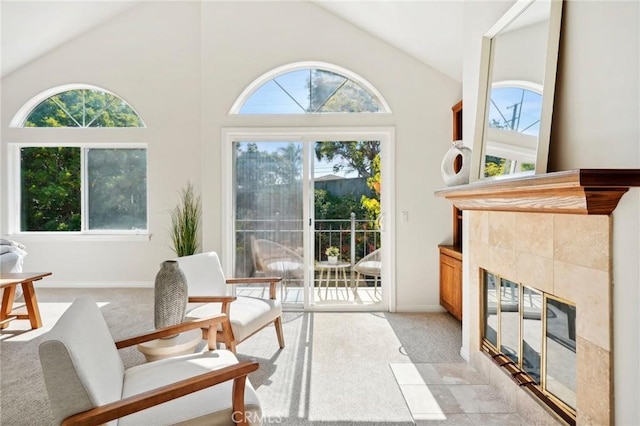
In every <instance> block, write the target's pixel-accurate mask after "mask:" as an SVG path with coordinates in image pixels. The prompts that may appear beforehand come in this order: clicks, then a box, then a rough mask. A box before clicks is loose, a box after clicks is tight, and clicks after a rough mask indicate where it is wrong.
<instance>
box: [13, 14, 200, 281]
mask: <svg viewBox="0 0 640 426" xmlns="http://www.w3.org/2000/svg"><path fill="white" fill-rule="evenodd" d="M38 4H39V3H37V2H36V3H33V4H32V6H33V12H32V13H37V12H38ZM62 4H63V5H64V4H65V3H62ZM68 4H69V3H66V5H67V6H68ZM199 9H200V6H199V4H197V3H173V2H158V3H153V4H148V5H144V6H140V7H135V8H133V9H130V10H129V11H127V12H126V13H124V14H122V15H119V16H117V17H116V18H114V19H112V20H111V21H109V22H107V23H106V24H104V25H102V26H100V27H98V28H96V29H94V30H92V31H89V32H87V33H85V34H83V35H82V36H81V37H77V38H76V39H74V40H72V41H70V42H68V43H66V44H64V45H62V46H60V47H59V48H57V49H56V50H54V51H52V52H50V53H49V54H47V55H45V56H43V57H41V58H40V59H38V60H36V61H34V62H32V63H30V64H29V65H27V66H25V67H23V68H21V69H19V70H17V71H15V72H13V73H12V74H9V75H8V76H7V77H5V78H3V79H2V82H1V83H2V151H3V155H2V161H3V162H2V174H3V176H2V185H3V186H2V199H1V201H0V202H1V203H2V210H3V214H2V219H3V220H2V224H1V225H0V234H2V235H3V236H4V235H6V233H7V222H6V221H7V214H6V212H7V209H8V208H9V206H8V205H7V198H6V196H7V181H6V167H7V157H6V146H7V143H14V142H36V141H37V142H39V141H42V140H50V141H55V140H56V139H63V140H65V141H68V142H119V141H121V140H122V139H121V138H125V140H129V141H132V142H142V143H147V144H148V164H149V168H148V191H149V198H148V203H149V204H148V211H149V224H150V232H151V234H152V235H151V239H150V241H135V242H131V241H130V242H123V241H89V240H86V239H84V240H82V239H79V240H70V239H66V240H64V241H59V240H56V241H53V242H52V241H47V240H45V239H42V238H19V237H16V238H15V239H16V240H20V241H22V242H24V243H25V244H26V245H27V250H28V256H27V258H26V260H25V265H24V269H25V270H31V271H34V270H45V271H52V272H53V276H52V277H51V279H48V280H47V281H48V283H50V284H52V283H57V284H61V285H71V284H77V283H89V284H93V285H95V284H109V283H117V284H118V285H131V284H142V283H149V282H152V281H153V279H154V277H155V273H156V272H157V270H158V269H159V265H160V262H161V261H162V260H164V259H166V258H168V257H171V256H172V255H173V252H172V251H171V250H170V249H169V247H168V239H167V232H166V230H167V229H168V227H169V215H168V211H169V209H171V208H172V207H173V205H174V203H175V201H176V199H177V194H178V191H179V189H180V188H181V187H182V186H183V185H184V184H185V183H186V181H187V180H188V179H191V180H193V181H194V182H195V183H196V185H199V182H200V163H199V162H198V161H194V159H195V158H198V150H199V146H200V127H199V116H200V58H199V55H200V40H199V23H200V21H199ZM24 19H29V15H28V14H27V15H26V16H25V17H24ZM34 36H37V34H35V35H34ZM69 83H88V84H92V85H96V86H99V87H102V88H104V89H107V90H110V91H112V92H114V93H116V94H118V95H119V96H121V97H122V98H124V99H125V100H126V101H127V102H129V103H130V104H131V105H132V106H133V107H134V108H135V109H136V110H137V111H138V112H139V113H140V114H141V116H142V117H143V119H144V120H145V123H146V124H147V128H146V129H108V130H106V129H15V128H8V123H9V121H10V120H11V118H12V117H13V115H14V114H15V113H16V111H17V110H18V109H19V108H20V107H21V106H22V104H23V103H24V102H26V101H27V100H29V99H31V98H32V97H33V96H35V95H36V94H38V93H40V92H42V91H43V90H46V89H49V88H52V87H56V86H59V85H62V84H69ZM60 135H63V137H62V138H61V137H60Z"/></svg>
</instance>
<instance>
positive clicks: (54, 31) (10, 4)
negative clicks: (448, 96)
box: [0, 0, 463, 81]
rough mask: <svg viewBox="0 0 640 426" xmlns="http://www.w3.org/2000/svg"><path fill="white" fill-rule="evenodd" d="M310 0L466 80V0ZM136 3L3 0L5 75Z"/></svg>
mask: <svg viewBox="0 0 640 426" xmlns="http://www.w3.org/2000/svg"><path fill="white" fill-rule="evenodd" d="M303 1H304V0H303ZM306 1H313V2H314V3H315V4H317V5H319V6H320V7H323V8H325V9H326V10H328V11H330V12H331V13H333V14H335V15H337V16H339V17H340V18H342V19H344V20H346V21H348V22H350V23H352V24H353V25H355V26H357V27H359V28H361V29H362V30H364V31H366V32H368V33H370V34H372V35H373V36H375V37H378V38H380V39H381V40H383V41H385V42H387V43H389V44H390V45H392V46H395V47H396V48H398V49H400V50H402V51H404V52H405V53H407V54H408V55H411V56H413V57H415V58H416V59H418V60H420V61H422V62H424V63H425V64H427V65H429V66H431V67H433V68H435V69H436V70H439V71H440V72H442V73H443V74H445V75H448V76H449V77H451V78H453V79H455V80H457V81H461V79H462V53H461V50H462V48H461V45H462V13H463V11H462V9H463V2H462V0H416V1H404V0H363V1H335V0H306ZM137 3H138V2H136V1H115V0H114V1H91V2H89V1H71V2H70V1H60V2H58V1H42V2H38V7H37V8H34V7H33V3H32V2H23V1H10V0H1V3H0V15H1V17H2V30H1V31H2V32H1V35H2V53H1V63H2V67H1V75H2V76H3V77H4V76H6V75H8V74H9V73H11V72H13V71H15V70H17V69H18V68H20V67H21V66H23V65H26V64H27V63H29V62H31V61H33V60H34V59H36V58H38V57H39V56H41V55H43V54H45V53H47V52H49V51H51V50H53V49H55V48H56V47H57V46H59V45H61V44H63V43H65V42H67V41H69V40H71V39H72V38H74V37H76V36H78V35H80V34H82V33H83V32H86V31H88V30H90V29H91V28H92V27H95V26H97V25H100V24H101V23H102V22H104V21H106V20H108V19H110V18H112V17H114V16H115V15H117V14H119V13H122V12H124V11H125V10H127V9H128V8H131V7H133V6H135V5H136V4H137ZM34 10H37V13H34Z"/></svg>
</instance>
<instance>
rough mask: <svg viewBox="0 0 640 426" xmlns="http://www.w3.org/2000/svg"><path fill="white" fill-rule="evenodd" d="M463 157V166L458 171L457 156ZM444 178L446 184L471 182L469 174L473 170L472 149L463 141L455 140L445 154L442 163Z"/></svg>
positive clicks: (453, 184) (441, 168)
mask: <svg viewBox="0 0 640 426" xmlns="http://www.w3.org/2000/svg"><path fill="white" fill-rule="evenodd" d="M458 157H461V160H462V166H461V167H460V170H459V171H458V172H457V173H456V170H455V162H456V158H458ZM440 172H441V173H442V180H444V184H445V185H446V186H456V185H465V184H467V183H469V175H470V172H471V149H469V148H467V147H466V146H464V145H463V144H462V141H460V140H458V141H453V145H452V146H451V148H449V151H447V153H446V154H445V155H444V158H443V159H442V164H441V165H440Z"/></svg>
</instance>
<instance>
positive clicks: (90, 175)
mask: <svg viewBox="0 0 640 426" xmlns="http://www.w3.org/2000/svg"><path fill="white" fill-rule="evenodd" d="M146 162H147V152H146V150H145V149H89V150H88V153H87V186H88V191H89V200H90V202H89V206H88V207H89V216H88V222H89V229H146V226H147V174H146V170H147V167H146Z"/></svg>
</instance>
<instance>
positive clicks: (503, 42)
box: [470, 0, 562, 181]
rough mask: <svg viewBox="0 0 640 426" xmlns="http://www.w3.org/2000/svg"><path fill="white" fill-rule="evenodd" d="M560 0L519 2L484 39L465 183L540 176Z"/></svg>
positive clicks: (544, 157) (547, 130)
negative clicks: (499, 178) (472, 147)
mask: <svg viewBox="0 0 640 426" xmlns="http://www.w3.org/2000/svg"><path fill="white" fill-rule="evenodd" d="M561 14H562V0H518V1H517V2H516V3H515V4H514V5H513V6H512V7H511V8H510V9H509V10H508V11H507V12H506V13H505V15H504V16H503V17H502V18H501V19H500V20H499V21H498V22H497V23H496V24H495V25H494V26H493V27H492V28H491V29H490V30H489V31H488V32H487V33H486V34H485V35H484V37H483V40H482V58H481V63H480V82H479V93H478V113H477V117H476V134H475V138H474V150H473V158H472V162H471V176H470V180H471V181H475V180H478V179H488V178H496V177H505V176H519V175H520V176H521V175H526V174H533V173H545V172H546V171H547V170H546V169H547V157H548V153H549V138H550V133H551V116H552V110H553V97H554V96H553V95H554V90H555V76H556V67H557V59H558V45H559V39H560V20H561Z"/></svg>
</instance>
